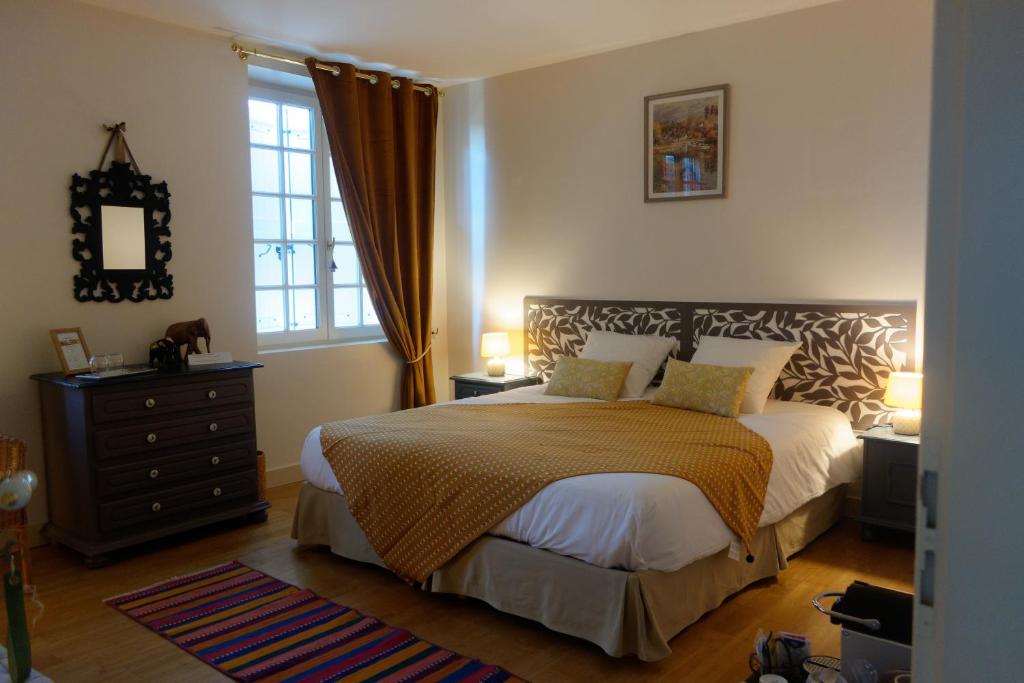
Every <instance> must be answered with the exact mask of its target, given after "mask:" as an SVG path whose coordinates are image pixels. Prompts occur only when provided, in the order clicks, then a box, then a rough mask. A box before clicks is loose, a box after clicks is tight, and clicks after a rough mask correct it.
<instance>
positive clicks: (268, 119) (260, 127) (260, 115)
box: [249, 100, 277, 145]
mask: <svg viewBox="0 0 1024 683" xmlns="http://www.w3.org/2000/svg"><path fill="white" fill-rule="evenodd" d="M249 142H252V143H254V144H257V145H276V144H277V105H276V104H274V103H273V102H265V101H263V100H249Z"/></svg>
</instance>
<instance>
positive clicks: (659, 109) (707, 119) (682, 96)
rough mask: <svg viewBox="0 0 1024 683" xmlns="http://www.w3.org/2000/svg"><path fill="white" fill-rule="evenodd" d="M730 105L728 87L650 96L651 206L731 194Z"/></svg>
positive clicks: (647, 177)
mask: <svg viewBox="0 0 1024 683" xmlns="http://www.w3.org/2000/svg"><path fill="white" fill-rule="evenodd" d="M728 105H729V85H728V84H721V85H711V86H706V87H703V88H692V89H690V90H676V91H674V92H667V93H661V94H658V95H648V96H647V97H645V98H644V201H645V202H661V201H675V200H683V199H721V198H724V197H725V196H726V180H727V177H728V173H727V171H728V167H727V162H728V159H727V157H726V149H727V143H728V126H727V123H728Z"/></svg>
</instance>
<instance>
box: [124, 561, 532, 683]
mask: <svg viewBox="0 0 1024 683" xmlns="http://www.w3.org/2000/svg"><path fill="white" fill-rule="evenodd" d="M105 602H106V603H107V604H108V605H110V606H111V607H113V608H114V609H116V610H118V611H120V612H123V613H124V614H127V615H128V616H129V617H131V618H132V619H134V620H135V621H137V622H139V623H140V624H142V625H144V626H147V627H148V628H150V629H151V630H153V631H156V632H157V633H159V634H160V635H162V636H163V637H165V638H167V639H168V640H170V641H171V642H172V643H174V644H175V645H177V646H178V647H180V648H182V649H183V650H185V651H186V652H188V653H190V654H192V655H194V656H196V657H198V658H199V659H201V660H203V661H204V662H206V663H207V664H209V665H210V666H213V667H215V668H217V669H218V670H219V671H221V672H222V673H224V674H227V675H228V676H231V677H232V678H234V679H236V680H241V681H266V682H271V681H275V682H276V681H288V682H293V681H303V682H314V681H380V682H382V683H383V682H385V681H386V682H387V683H393V682H398V681H429V682H434V681H437V682H439V683H440V682H444V683H454V682H459V683H463V682H470V681H488V682H490V681H494V682H497V681H519V680H520V679H518V678H516V677H514V676H512V675H511V674H509V673H508V672H507V671H505V670H504V669H502V668H500V667H497V666H492V665H489V664H483V663H481V662H479V661H477V660H475V659H470V658H469V657H464V656H462V655H460V654H458V653H456V652H452V651H451V650H445V649H444V648H441V647H438V646H437V645H434V644H432V643H428V642H427V641H425V640H421V639H419V638H417V637H416V636H414V635H413V634H411V633H409V632H408V631H405V630H403V629H398V628H392V627H390V626H388V625H387V624H385V623H384V622H382V621H380V620H379V619H375V618H374V617H369V616H366V615H364V614H360V613H359V612H357V611H355V610H354V609H351V608H349V607H343V606H342V605H338V604H335V603H333V602H331V601H330V600H327V599H325V598H322V597H320V596H318V595H317V594H316V593H313V592H312V591H309V590H304V589H302V588H298V587H296V586H293V585H291V584H288V583H285V582H283V581H278V580H277V579H275V578H274V577H272V576H268V575H267V574H264V573H263V572H259V571H256V570H255V569H252V568H250V567H247V566H245V565H244V564H242V563H241V562H229V563H227V564H222V565H220V566H217V567H211V568H210V569H206V570H204V571H201V572H197V573H195V574H190V575H188V576H182V577H178V578H175V579H170V580H168V581H164V582H163V583H159V584H156V585H154V586H150V587H149V588H143V589H141V590H137V591H134V592H131V593H127V594H125V595H120V596H118V597H115V598H110V599H108V600H106V601H105Z"/></svg>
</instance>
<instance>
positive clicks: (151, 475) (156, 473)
mask: <svg viewBox="0 0 1024 683" xmlns="http://www.w3.org/2000/svg"><path fill="white" fill-rule="evenodd" d="M159 476H160V470H158V469H155V468H154V469H151V470H150V471H149V478H150V479H156V478H157V477H159Z"/></svg>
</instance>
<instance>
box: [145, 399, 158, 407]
mask: <svg viewBox="0 0 1024 683" xmlns="http://www.w3.org/2000/svg"><path fill="white" fill-rule="evenodd" d="M155 405H156V399H155V398H147V399H146V407H147V408H152V407H153V406H155Z"/></svg>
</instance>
